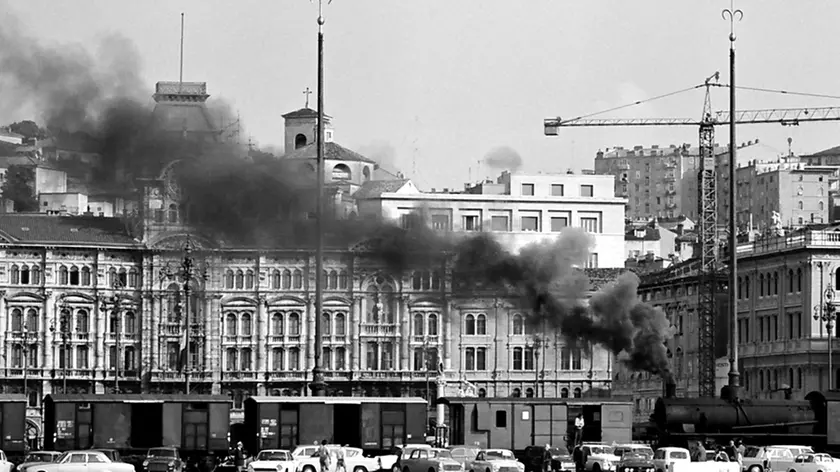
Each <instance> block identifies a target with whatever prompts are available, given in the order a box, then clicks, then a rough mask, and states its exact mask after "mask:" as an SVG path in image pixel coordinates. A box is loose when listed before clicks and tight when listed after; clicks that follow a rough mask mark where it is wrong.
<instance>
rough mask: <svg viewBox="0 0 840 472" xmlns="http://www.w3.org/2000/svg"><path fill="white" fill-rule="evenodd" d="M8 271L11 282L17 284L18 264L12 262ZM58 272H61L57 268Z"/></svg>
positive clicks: (18, 281) (18, 275)
mask: <svg viewBox="0 0 840 472" xmlns="http://www.w3.org/2000/svg"><path fill="white" fill-rule="evenodd" d="M63 268H64V266H62V269H63ZM64 270H67V269H64ZM9 272H10V275H11V278H12V283H13V284H19V283H20V269H19V268H18V266H17V265H16V264H12V268H11V270H10V271H9ZM59 273H61V269H59Z"/></svg>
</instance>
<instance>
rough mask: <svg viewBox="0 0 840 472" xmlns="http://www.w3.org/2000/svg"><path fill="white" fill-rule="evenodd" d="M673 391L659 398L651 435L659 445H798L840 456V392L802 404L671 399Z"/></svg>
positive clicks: (819, 394)
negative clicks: (698, 442)
mask: <svg viewBox="0 0 840 472" xmlns="http://www.w3.org/2000/svg"><path fill="white" fill-rule="evenodd" d="M673 390H674V389H673V388H669V389H667V391H666V395H665V396H664V397H662V398H659V399H658V400H657V402H656V405H655V406H654V411H653V414H652V415H651V429H652V431H651V433H653V435H655V436H656V438H655V441H656V443H657V444H659V445H675V446H677V445H684V444H685V443H687V441H688V440H692V439H714V440H715V441H718V442H719V441H726V440H728V439H735V438H740V439H742V440H743V441H744V442H745V443H747V444H753V445H769V444H801V445H807V446H812V447H814V448H816V449H818V450H823V451H826V452H831V453H835V452H840V392H836V391H834V392H817V391H815V392H811V393H809V394H808V395H806V396H805V399H804V400H752V399H727V398H675V396H674V395H673Z"/></svg>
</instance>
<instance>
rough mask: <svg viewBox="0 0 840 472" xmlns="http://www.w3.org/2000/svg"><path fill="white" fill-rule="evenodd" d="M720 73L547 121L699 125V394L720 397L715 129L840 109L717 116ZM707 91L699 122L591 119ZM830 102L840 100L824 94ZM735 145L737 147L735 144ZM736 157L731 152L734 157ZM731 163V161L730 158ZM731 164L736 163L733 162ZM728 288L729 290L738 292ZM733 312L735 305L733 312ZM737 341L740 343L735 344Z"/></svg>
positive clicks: (549, 132)
mask: <svg viewBox="0 0 840 472" xmlns="http://www.w3.org/2000/svg"><path fill="white" fill-rule="evenodd" d="M719 77H720V74H719V73H718V72H715V73H714V74H712V75H711V76H709V77H708V78H707V79H706V80H705V81H704V83H703V84H700V85H696V86H693V87H690V88H687V89H683V90H679V91H676V92H673V93H669V94H665V95H660V96H658V97H653V98H651V99H648V100H643V101H637V102H634V103H632V104H629V105H624V106H621V107H617V108H612V109H610V110H604V111H601V112H597V113H593V114H590V115H586V116H580V117H576V118H571V119H565V120H564V119H562V118H559V117H558V118H547V119H545V121H544V127H545V135H546V136H557V135H558V134H559V130H560V128H563V127H592V126H697V127H698V128H699V130H700V171H699V173H698V179H699V182H698V194H699V202H698V208H699V212H698V215H699V216H698V219H699V227H700V234H699V235H698V238H699V241H700V257H699V259H700V279H701V284H700V289H699V294H698V296H699V299H698V312H699V318H700V331H699V343H698V348H699V349H698V354H699V371H700V372H699V374H700V376H699V377H700V391H699V393H700V396H703V397H715V396H716V392H715V317H716V313H717V310H716V292H717V272H718V270H719V266H718V265H719V257H718V238H717V222H716V207H717V189H716V170H715V164H716V162H715V154H714V137H715V126H717V125H725V124H730V122H731V121H732V120H734V121H735V124H761V123H778V124H781V125H783V126H798V125H799V124H800V123H801V122H804V121H840V107H819V108H775V109H767V110H748V111H736V112H735V116H730V113H729V112H728V111H716V112H712V109H711V97H710V90H711V88H712V87H728V85H723V84H719V83H718V79H719ZM700 88H705V90H706V95H705V100H704V103H703V114H702V115H701V118H700V119H695V118H627V119H621V118H617V119H610V118H607V119H602V118H592V117H594V116H597V115H601V114H604V113H608V112H611V111H615V110H619V109H622V108H627V107H631V106H635V105H639V104H641V103H644V102H649V101H653V100H657V99H661V98H666V97H670V96H673V95H676V94H678V93H682V92H687V91H690V90H696V89H700ZM736 89H747V90H754V91H763V92H774V93H782V94H789V95H803V96H821V95H814V94H804V93H791V92H787V91H783V90H767V89H756V88H750V87H736ZM821 97H825V98H838V97H829V96H825V95H822V96H821ZM731 145H734V143H731V144H730V146H731ZM730 155H731V154H730ZM730 160H731V159H730ZM729 165H737V163H734V162H729ZM730 189H731V190H730V191H735V190H734V189H735V186H734V184H732V183H731V182H730ZM734 289H735V288H734V287H729V290H734ZM732 309H733V310H734V307H733V308H732ZM733 342H737V340H735V341H733Z"/></svg>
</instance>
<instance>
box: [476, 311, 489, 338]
mask: <svg viewBox="0 0 840 472" xmlns="http://www.w3.org/2000/svg"><path fill="white" fill-rule="evenodd" d="M475 334H479V335H484V334H487V317H486V316H484V315H478V316H476V318H475Z"/></svg>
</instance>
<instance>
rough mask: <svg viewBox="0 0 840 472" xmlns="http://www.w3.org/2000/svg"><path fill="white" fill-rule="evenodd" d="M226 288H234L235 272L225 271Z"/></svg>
mask: <svg viewBox="0 0 840 472" xmlns="http://www.w3.org/2000/svg"><path fill="white" fill-rule="evenodd" d="M225 288H233V271H232V270H230V269H228V270H226V271H225Z"/></svg>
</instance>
